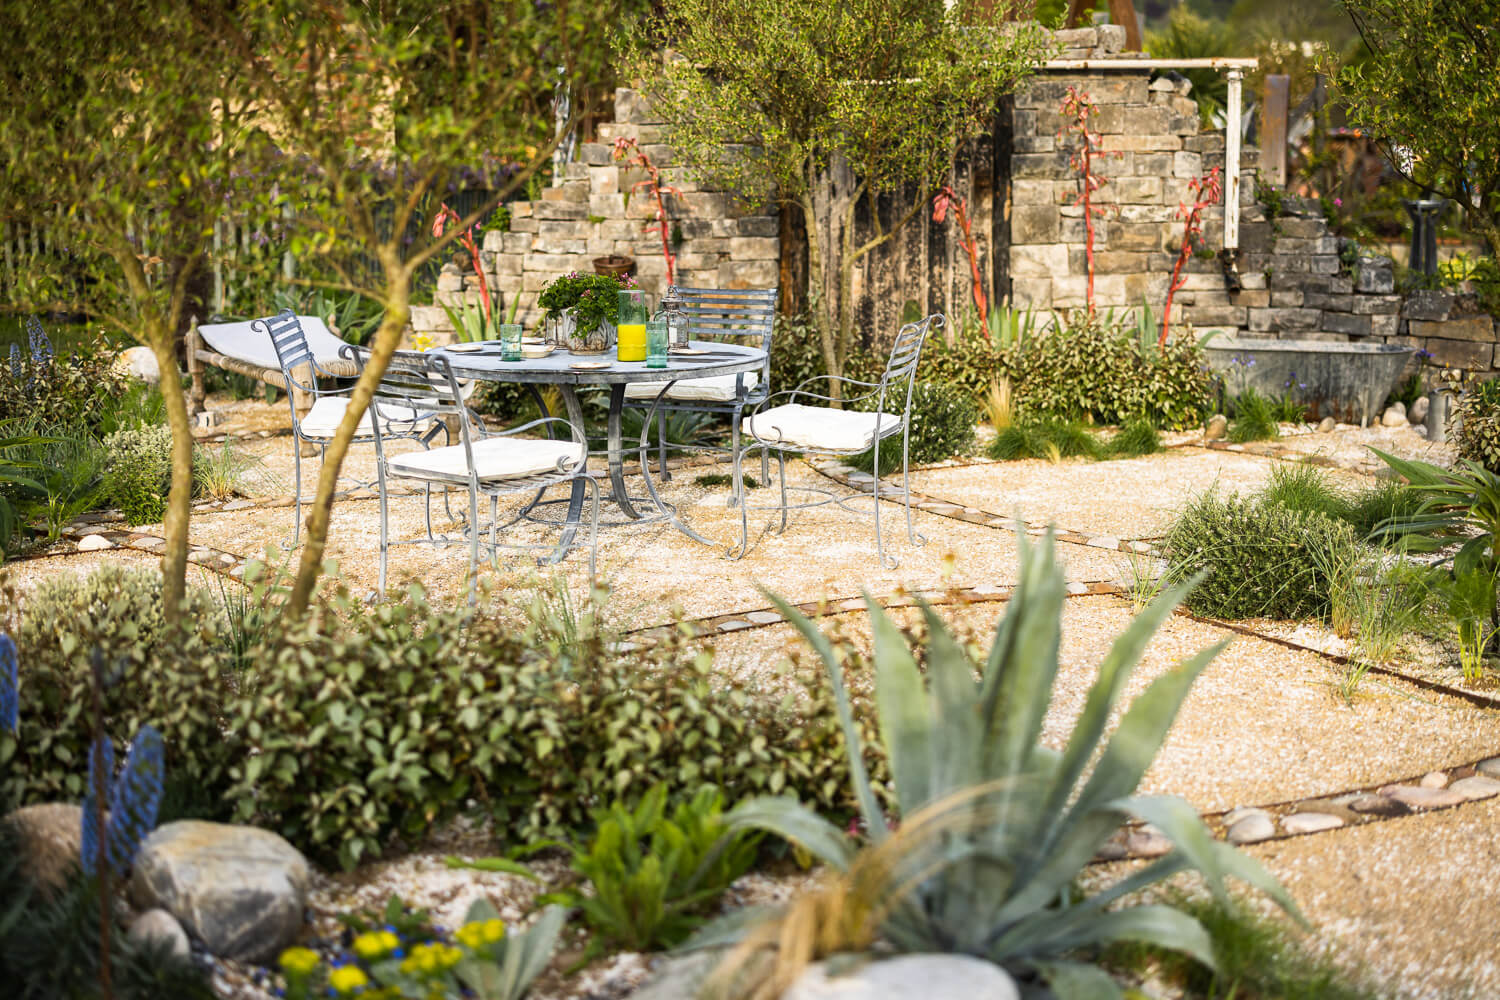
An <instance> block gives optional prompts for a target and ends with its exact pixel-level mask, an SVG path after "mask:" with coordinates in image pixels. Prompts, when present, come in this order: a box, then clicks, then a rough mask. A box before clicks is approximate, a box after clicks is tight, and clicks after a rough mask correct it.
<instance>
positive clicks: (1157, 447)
mask: <svg viewBox="0 0 1500 1000" xmlns="http://www.w3.org/2000/svg"><path fill="white" fill-rule="evenodd" d="M1161 448H1162V446H1161V432H1160V431H1158V430H1157V429H1156V425H1155V424H1153V423H1152V422H1151V421H1149V420H1143V419H1140V418H1139V417H1137V418H1136V419H1134V420H1130V421H1128V422H1126V424H1125V425H1124V426H1123V427H1121V428H1120V429H1119V431H1118V432H1117V433H1116V434H1115V436H1114V437H1112V438H1110V439H1109V441H1108V443H1107V444H1105V446H1104V450H1105V452H1106V453H1107V454H1108V455H1109V457H1111V458H1137V457H1139V456H1141V455H1155V454H1156V453H1157V452H1159V451H1161Z"/></svg>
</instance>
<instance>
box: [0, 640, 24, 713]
mask: <svg viewBox="0 0 1500 1000" xmlns="http://www.w3.org/2000/svg"><path fill="white" fill-rule="evenodd" d="M20 726H21V675H20V665H19V663H18V662H17V659H16V641H15V640H14V639H12V638H11V637H10V636H9V635H7V634H6V633H4V632H0V729H9V730H10V731H11V733H13V734H19V733H20V731H21V730H20Z"/></svg>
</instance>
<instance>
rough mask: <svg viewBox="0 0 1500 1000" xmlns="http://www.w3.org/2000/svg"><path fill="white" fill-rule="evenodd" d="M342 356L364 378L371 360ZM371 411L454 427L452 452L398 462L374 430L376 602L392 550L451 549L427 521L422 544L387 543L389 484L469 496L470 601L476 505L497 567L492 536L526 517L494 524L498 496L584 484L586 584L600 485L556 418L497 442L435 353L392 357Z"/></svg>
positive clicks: (576, 439) (354, 350)
mask: <svg viewBox="0 0 1500 1000" xmlns="http://www.w3.org/2000/svg"><path fill="white" fill-rule="evenodd" d="M348 351H349V355H350V356H352V357H353V358H355V359H356V360H357V361H358V362H359V365H360V368H361V370H363V368H364V365H365V363H366V361H367V360H368V358H369V356H370V351H369V349H368V348H364V347H350V348H349V349H348ZM372 405H374V406H379V407H388V408H393V409H403V408H410V409H416V410H421V411H424V412H430V413H433V414H434V415H436V416H437V418H438V419H443V418H446V417H450V416H451V417H455V418H456V420H455V422H456V423H457V424H458V427H459V434H458V437H459V443H458V444H451V445H448V446H446V447H443V448H432V449H429V450H426V451H413V452H408V453H406V454H403V455H389V454H387V453H386V447H385V446H386V444H387V443H388V441H389V440H390V438H389V437H388V436H387V434H386V431H385V430H384V429H383V428H384V426H385V422H384V421H380V422H377V423H376V424H375V434H374V441H375V475H376V481H377V483H378V485H379V490H380V583H379V589H380V592H381V593H382V594H383V593H385V580H386V562H387V557H388V553H389V551H390V548H391V546H392V545H411V544H430V545H448V544H450V542H449V540H448V539H447V538H439V537H436V536H434V535H433V533H432V518H431V516H430V513H429V516H428V519H427V534H426V536H425V537H418V538H412V539H403V540H399V541H395V542H392V541H391V539H390V493H389V485H388V484H389V481H390V480H392V479H407V480H415V481H417V482H421V483H423V484H425V485H427V486H428V487H429V488H431V487H432V486H437V487H440V488H442V489H444V490H445V491H446V490H447V489H448V488H450V487H458V488H461V489H466V490H467V491H468V497H469V507H468V512H467V519H466V522H465V525H464V531H465V534H466V536H467V538H468V542H469V593H470V596H471V597H472V596H473V594H474V592H475V588H476V586H477V580H476V577H475V572H476V570H477V569H478V566H479V549H480V540H479V539H480V534H481V532H482V531H483V530H484V528H485V525H483V524H481V523H480V520H479V498H480V497H481V496H486V497H489V500H490V517H489V522H488V528H489V541H488V543H487V546H486V547H487V548H488V550H489V554H490V558H491V559H497V558H498V551H499V548H500V545H499V537H498V536H499V532H500V531H501V530H503V529H504V528H508V527H510V526H511V525H513V524H515V523H516V522H517V521H519V520H521V518H522V516H523V515H524V510H525V508H524V507H523V508H522V513H520V514H517V515H516V516H515V517H513V518H511V520H509V521H507V522H506V523H505V524H503V525H502V524H500V523H499V504H500V497H501V496H502V495H503V494H507V493H535V492H537V491H538V490H541V489H545V488H546V487H548V486H553V485H555V484H558V483H568V482H572V481H574V480H583V481H585V482H587V483H588V485H589V491H590V496H591V500H592V503H591V506H590V513H589V578H590V580H592V579H593V577H594V571H595V564H596V562H597V553H598V542H599V484H598V482H597V481H596V480H595V479H594V477H593V476H591V475H590V474H589V472H588V468H587V464H588V439H587V438H586V437H585V436H584V433H583V428H581V427H578V426H577V425H575V424H573V423H572V422H570V421H568V420H565V419H563V418H562V417H543V418H541V419H540V420H533V421H531V422H530V423H528V424H523V425H522V426H520V427H514V428H510V429H507V430H505V431H504V432H501V433H498V434H490V433H488V432H487V431H486V430H485V428H484V426H483V425H482V424H480V423H479V422H478V421H476V420H472V419H471V416H472V414H471V413H470V412H469V409H468V407H467V406H466V405H465V403H464V390H463V388H462V387H461V384H460V381H459V380H458V379H457V378H455V377H454V375H453V368H452V366H451V365H450V364H449V362H448V359H447V358H446V357H444V356H443V355H442V354H439V353H426V354H419V353H415V352H409V351H398V352H397V353H396V354H395V355H394V356H393V357H392V358H391V362H390V365H389V367H388V368H387V369H386V372H385V374H384V375H383V376H382V377H381V380H380V383H379V385H378V386H377V388H376V390H375V398H374V400H373V401H372ZM559 427H562V428H567V431H568V434H567V436H566V437H565V438H563V437H559V438H556V439H554V438H552V437H540V438H537V437H521V436H520V435H521V434H523V433H525V432H527V431H537V430H541V431H543V432H545V433H549V434H550V433H551V432H552V431H554V430H555V429H557V428H559ZM397 436H398V437H404V436H405V435H397ZM508 547H511V548H524V549H544V548H545V549H549V550H550V549H551V546H541V545H516V546H508Z"/></svg>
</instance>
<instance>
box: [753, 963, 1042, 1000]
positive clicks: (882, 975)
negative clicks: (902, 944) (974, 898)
mask: <svg viewBox="0 0 1500 1000" xmlns="http://www.w3.org/2000/svg"><path fill="white" fill-rule="evenodd" d="M1020 996H1021V991H1020V990H1018V989H1017V988H1016V983H1015V980H1013V979H1011V978H1010V976H1009V975H1008V974H1007V973H1006V971H1005V970H1004V969H1002V968H1000V967H999V966H998V965H994V964H992V963H990V962H986V961H984V960H982V959H978V958H972V957H970V956H968V955H902V956H901V957H899V958H888V959H885V960H883V961H877V962H867V963H865V964H864V965H860V966H857V967H855V968H853V969H851V970H849V971H848V972H846V973H844V974H842V975H839V974H836V973H834V972H832V971H830V968H829V963H827V962H818V963H817V964H815V965H811V966H809V967H808V969H807V971H806V972H804V973H803V974H802V975H801V976H799V977H798V979H797V981H796V982H794V983H793V984H792V985H791V987H790V988H789V989H788V990H787V991H786V992H785V993H783V994H782V1000H911V998H913V997H962V998H963V1000H1020Z"/></svg>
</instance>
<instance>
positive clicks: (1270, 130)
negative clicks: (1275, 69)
mask: <svg viewBox="0 0 1500 1000" xmlns="http://www.w3.org/2000/svg"><path fill="white" fill-rule="evenodd" d="M1291 90H1292V78H1291V77H1290V76H1287V75H1286V74H1285V73H1271V74H1268V75H1267V76H1266V87H1265V96H1264V101H1263V103H1262V107H1263V108H1264V111H1263V112H1262V115H1261V137H1260V162H1261V169H1263V170H1264V171H1265V173H1266V180H1267V181H1269V182H1270V183H1272V184H1274V185H1276V186H1277V187H1283V186H1285V185H1286V128H1287V106H1288V104H1289V103H1290V100H1291Z"/></svg>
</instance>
